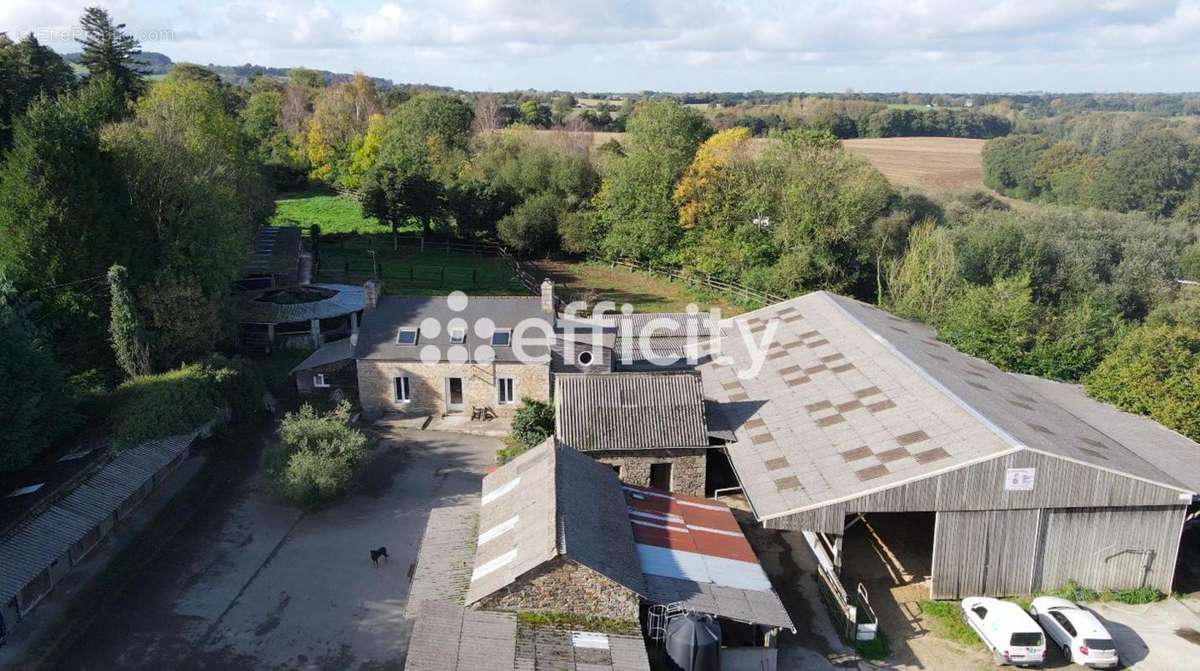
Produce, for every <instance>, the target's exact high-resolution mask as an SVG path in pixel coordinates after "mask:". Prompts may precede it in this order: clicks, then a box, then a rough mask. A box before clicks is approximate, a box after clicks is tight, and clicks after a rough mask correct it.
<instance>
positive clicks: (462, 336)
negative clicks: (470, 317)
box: [450, 329, 467, 345]
mask: <svg viewBox="0 0 1200 671" xmlns="http://www.w3.org/2000/svg"><path fill="white" fill-rule="evenodd" d="M466 341H467V330H466V329H450V344H451V345H461V344H463V343H465V342H466Z"/></svg>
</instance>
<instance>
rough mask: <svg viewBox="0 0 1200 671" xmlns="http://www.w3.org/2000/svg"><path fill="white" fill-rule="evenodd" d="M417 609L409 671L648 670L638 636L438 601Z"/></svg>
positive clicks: (411, 641)
mask: <svg viewBox="0 0 1200 671" xmlns="http://www.w3.org/2000/svg"><path fill="white" fill-rule="evenodd" d="M420 612H421V616H420V617H419V618H418V619H417V620H416V622H415V623H414V625H413V633H412V639H411V640H410V641H409V644H408V656H407V659H406V660H405V669H407V670H408V671H535V670H538V669H553V670H554V671H650V663H649V660H648V658H647V656H646V646H645V643H644V641H643V640H642V639H641V637H639V636H625V635H617V634H601V633H594V632H577V631H568V630H561V629H553V628H550V627H547V626H538V625H531V624H526V623H523V622H517V617H516V615H514V614H513V613H500V612H489V611H478V610H470V609H466V608H461V607H459V606H455V605H451V604H447V603H442V602H439V601H427V602H425V603H424V604H422V606H421V609H420Z"/></svg>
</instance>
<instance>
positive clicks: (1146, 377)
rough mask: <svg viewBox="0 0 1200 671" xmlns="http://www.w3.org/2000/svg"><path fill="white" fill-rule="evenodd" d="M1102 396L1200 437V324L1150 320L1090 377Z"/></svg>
mask: <svg viewBox="0 0 1200 671" xmlns="http://www.w3.org/2000/svg"><path fill="white" fill-rule="evenodd" d="M1084 386H1085V387H1086V388H1087V391H1088V393H1089V394H1090V395H1091V396H1092V397H1093V398H1096V399H1099V400H1101V401H1107V402H1109V403H1112V404H1114V405H1116V406H1117V407H1119V408H1121V409H1123V410H1128V411H1129V412H1133V413H1137V414H1139V415H1147V416H1149V417H1150V418H1152V419H1154V420H1155V421H1156V422H1159V423H1160V424H1162V425H1164V426H1167V427H1169V428H1172V429H1175V430H1176V431H1179V432H1180V433H1182V434H1184V435H1186V436H1188V437H1189V438H1191V439H1192V440H1200V329H1197V328H1196V327H1194V326H1183V325H1177V326H1165V325H1145V326H1140V327H1138V328H1135V329H1133V330H1132V331H1130V332H1129V333H1128V334H1126V335H1125V337H1123V338H1122V339H1121V341H1120V343H1119V344H1118V345H1117V346H1116V348H1114V349H1113V351H1112V352H1111V353H1110V354H1109V355H1108V356H1106V357H1105V358H1104V360H1103V361H1102V362H1101V363H1100V365H1099V366H1097V367H1096V369H1095V370H1094V371H1092V372H1091V374H1089V375H1088V376H1087V377H1086V378H1085V379H1084Z"/></svg>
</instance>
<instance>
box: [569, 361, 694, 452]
mask: <svg viewBox="0 0 1200 671" xmlns="http://www.w3.org/2000/svg"><path fill="white" fill-rule="evenodd" d="M554 403H555V406H556V412H555V424H556V429H555V430H556V433H557V435H558V438H559V440H560V441H561V443H562V444H564V445H566V446H568V447H573V448H575V449H577V450H583V451H588V450H628V449H662V448H672V447H708V427H707V424H706V422H705V414H704V385H703V383H702V382H701V379H700V376H699V375H698V374H696V373H614V374H597V375H559V376H556V378H555V395H554Z"/></svg>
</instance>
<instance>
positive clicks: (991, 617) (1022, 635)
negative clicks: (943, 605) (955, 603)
mask: <svg viewBox="0 0 1200 671" xmlns="http://www.w3.org/2000/svg"><path fill="white" fill-rule="evenodd" d="M962 614H963V619H965V620H966V622H967V624H968V625H970V626H971V628H972V629H974V630H975V633H976V634H979V638H981V639H983V643H984V645H986V646H987V647H988V648H990V649H991V651H992V654H993V655H994V656H995V657H996V663H998V664H1014V665H1017V666H1040V665H1041V664H1042V663H1043V662H1045V660H1046V639H1045V637H1044V636H1042V628H1041V627H1039V626H1038V625H1037V622H1034V621H1033V619H1032V618H1030V617H1029V615H1028V614H1026V613H1025V611H1024V610H1021V607H1020V606H1018V605H1017V604H1015V603H1012V602H1011V601H1002V600H1000V599H993V598H991V597H986V596H972V597H967V598H966V599H963V600H962Z"/></svg>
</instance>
